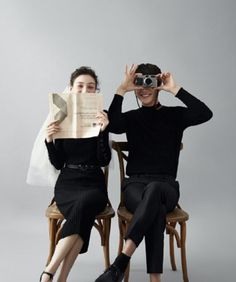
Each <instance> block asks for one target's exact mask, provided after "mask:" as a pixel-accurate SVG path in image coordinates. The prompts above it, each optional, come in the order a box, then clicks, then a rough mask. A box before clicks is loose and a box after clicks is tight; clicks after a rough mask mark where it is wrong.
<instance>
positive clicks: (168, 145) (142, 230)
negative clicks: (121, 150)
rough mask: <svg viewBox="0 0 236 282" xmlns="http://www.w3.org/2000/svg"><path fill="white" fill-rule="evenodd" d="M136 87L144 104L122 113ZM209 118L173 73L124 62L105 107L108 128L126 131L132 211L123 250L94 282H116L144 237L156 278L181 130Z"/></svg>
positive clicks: (156, 281)
mask: <svg viewBox="0 0 236 282" xmlns="http://www.w3.org/2000/svg"><path fill="white" fill-rule="evenodd" d="M160 90H164V91H166V92H169V93H171V94H172V95H174V96H175V97H176V98H178V99H180V100H181V101H182V102H183V103H184V104H185V106H186V107H168V106H163V105H161V104H160V102H159V100H158V94H159V91H160ZM129 91H135V95H136V97H137V99H138V100H139V101H140V102H141V104H142V106H141V107H140V108H139V109H135V110H131V111H128V112H125V113H122V103H123V96H124V95H125V93H127V92H129ZM211 117H212V112H211V110H210V109H209V108H208V107H207V106H206V105H205V104H204V103H203V102H201V101H200V100H198V99H197V98H195V97H194V96H192V95H191V94H190V93H188V92H187V91H186V90H184V89H183V88H182V87H180V86H179V85H177V84H176V82H175V81H174V78H173V76H172V74H171V73H169V72H166V73H162V72H161V70H160V68H159V67H157V66H156V65H153V64H140V65H138V66H137V65H132V66H131V67H130V68H128V67H126V71H125V79H124V81H123V82H122V83H121V85H120V86H119V87H118V89H117V92H116V94H115V96H114V99H113V101H112V103H111V106H110V109H109V121H110V131H111V132H113V133H116V134H121V133H126V136H127V141H128V147H129V156H128V162H127V167H126V174H127V175H128V176H129V178H126V179H125V181H124V183H123V185H122V189H123V191H124V197H125V205H126V207H127V209H128V210H129V211H131V212H132V213H133V214H134V215H133V218H132V221H131V223H130V226H129V229H128V231H127V234H126V238H125V239H126V242H125V245H124V249H123V251H122V253H121V254H120V255H119V256H118V257H117V258H116V259H115V261H114V263H113V264H112V265H111V267H110V268H108V269H107V270H106V271H105V272H104V273H103V274H102V275H101V276H100V277H99V278H98V279H97V280H96V282H105V281H107V282H108V281H109V282H120V281H122V279H123V277H124V272H125V269H126V267H127V265H128V263H129V260H130V257H131V256H132V254H133V253H134V251H135V250H136V248H137V247H138V246H139V244H140V242H141V241H142V239H143V238H145V246H146V261H147V273H149V274H150V281H151V282H160V281H161V273H162V272H163V239H164V230H165V218H166V213H167V212H170V211H172V210H173V209H174V208H175V206H176V204H177V203H178V200H179V184H178V181H176V175H177V168H178V159H179V152H180V146H181V140H182V136H183V131H184V130H185V129H186V128H187V127H189V126H192V125H197V124H201V123H203V122H206V121H208V120H209V119H210V118H211Z"/></svg>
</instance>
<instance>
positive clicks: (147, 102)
mask: <svg viewBox="0 0 236 282" xmlns="http://www.w3.org/2000/svg"><path fill="white" fill-rule="evenodd" d="M135 94H136V96H137V97H138V99H139V100H140V101H141V103H142V105H143V106H145V107H152V106H154V105H155V104H156V102H157V97H158V90H156V89H154V88H142V89H137V90H135Z"/></svg>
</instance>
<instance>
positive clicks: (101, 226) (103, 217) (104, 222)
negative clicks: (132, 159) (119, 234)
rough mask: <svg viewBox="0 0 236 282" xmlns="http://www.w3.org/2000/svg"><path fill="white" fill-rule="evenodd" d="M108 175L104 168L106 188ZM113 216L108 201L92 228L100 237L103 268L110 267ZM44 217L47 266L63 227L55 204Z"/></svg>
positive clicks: (53, 202) (113, 212)
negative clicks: (103, 261) (45, 221)
mask: <svg viewBox="0 0 236 282" xmlns="http://www.w3.org/2000/svg"><path fill="white" fill-rule="evenodd" d="M108 173H109V167H108V166H107V167H105V168H104V174H105V181H106V187H107V186H108ZM114 216H115V211H114V210H113V208H112V206H111V203H110V201H109V202H108V204H107V206H106V208H105V209H104V211H103V212H101V213H100V214H98V215H97V216H96V219H95V222H94V225H93V226H94V227H95V228H96V229H97V230H98V232H99V234H100V237H101V246H103V252H104V260H105V268H108V267H109V266H110V253H109V238H110V228H111V218H112V217H114ZM46 217H47V218H48V222H49V240H50V246H49V255H48V259H47V264H46V265H48V264H49V262H50V261H51V258H52V256H53V253H54V251H55V247H56V244H57V242H58V240H59V236H60V232H61V228H62V226H63V221H64V217H63V215H62V214H61V213H60V211H59V210H58V208H57V205H56V202H55V201H52V202H51V204H50V205H49V207H48V208H47V210H46Z"/></svg>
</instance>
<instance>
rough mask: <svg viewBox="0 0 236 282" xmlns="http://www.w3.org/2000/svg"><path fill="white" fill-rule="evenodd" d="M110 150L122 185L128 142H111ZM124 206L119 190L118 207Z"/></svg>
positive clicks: (181, 146)
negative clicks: (114, 154) (114, 156)
mask: <svg viewBox="0 0 236 282" xmlns="http://www.w3.org/2000/svg"><path fill="white" fill-rule="evenodd" d="M112 149H113V150H115V151H116V153H117V157H118V162H119V169H120V183H122V181H123V179H124V178H125V165H126V162H127V160H128V152H129V149H128V142H127V141H122V142H120V141H114V140H113V141H112ZM182 149H183V143H181V145H180V150H182ZM123 205H124V196H123V192H122V190H121V193H120V206H123Z"/></svg>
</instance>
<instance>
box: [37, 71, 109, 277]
mask: <svg viewBox="0 0 236 282" xmlns="http://www.w3.org/2000/svg"><path fill="white" fill-rule="evenodd" d="M97 88H98V79H97V75H96V74H95V72H94V71H93V70H92V69H91V68H88V67H80V68H79V69H76V70H75V71H74V72H73V73H72V74H71V78H70V90H71V92H72V93H74V94H77V95H79V94H80V93H86V92H87V93H94V92H96V90H97ZM97 119H98V122H99V124H100V126H101V129H100V133H99V135H98V136H97V137H91V138H79V139H56V140H53V135H54V134H55V133H57V132H58V131H59V130H60V126H59V125H58V123H57V122H52V123H50V124H49V125H48V126H47V130H46V140H45V144H46V147H47V150H48V156H49V159H50V162H51V164H52V165H53V166H54V167H55V168H56V169H58V170H60V174H59V177H58V179H57V182H56V185H55V191H54V193H55V201H56V203H57V206H58V208H59V210H60V212H61V213H62V214H63V215H64V217H65V219H66V222H65V224H64V225H63V228H62V230H61V236H60V240H59V242H58V244H57V246H56V249H55V252H54V254H53V257H52V259H51V261H50V263H49V264H48V266H47V267H46V268H45V270H44V271H43V273H42V274H41V277H40V281H41V282H49V281H52V279H53V275H54V274H55V272H56V271H57V269H58V267H59V266H60V264H61V263H62V267H61V271H60V274H59V277H58V280H57V281H58V282H66V279H67V277H68V275H69V271H70V269H71V267H72V265H73V263H74V262H75V259H76V258H77V256H78V254H81V253H85V252H86V251H87V249H88V244H89V238H90V232H91V229H92V226H93V223H94V220H95V216H96V215H97V214H98V213H100V212H101V211H103V210H104V208H105V206H106V204H107V193H106V186H105V179H104V174H103V171H102V169H101V167H103V166H106V165H108V163H109V161H110V159H111V152H110V147H109V141H108V130H107V125H108V123H109V122H108V118H107V114H106V113H105V112H104V111H103V112H100V113H98V114H97Z"/></svg>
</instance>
